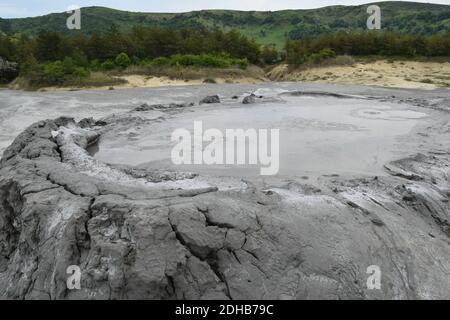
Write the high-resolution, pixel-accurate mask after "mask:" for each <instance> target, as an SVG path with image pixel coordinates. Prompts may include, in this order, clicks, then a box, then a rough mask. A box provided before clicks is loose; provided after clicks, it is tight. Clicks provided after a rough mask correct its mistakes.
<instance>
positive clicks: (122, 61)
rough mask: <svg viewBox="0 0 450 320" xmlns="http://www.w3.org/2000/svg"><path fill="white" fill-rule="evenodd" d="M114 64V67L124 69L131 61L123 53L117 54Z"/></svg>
mask: <svg viewBox="0 0 450 320" xmlns="http://www.w3.org/2000/svg"><path fill="white" fill-rule="evenodd" d="M114 62H115V64H116V66H118V67H121V68H124V69H125V68H126V67H128V66H129V65H130V64H131V60H130V58H129V57H128V55H127V54H126V53H125V52H122V53H119V54H118V55H117V57H116V59H115V60H114Z"/></svg>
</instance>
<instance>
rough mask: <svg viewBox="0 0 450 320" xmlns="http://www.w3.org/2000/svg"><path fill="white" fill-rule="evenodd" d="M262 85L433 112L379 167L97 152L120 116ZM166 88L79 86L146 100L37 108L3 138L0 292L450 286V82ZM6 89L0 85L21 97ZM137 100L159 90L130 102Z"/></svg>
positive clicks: (153, 293)
mask: <svg viewBox="0 0 450 320" xmlns="http://www.w3.org/2000/svg"><path fill="white" fill-rule="evenodd" d="M264 86H267V89H270V90H272V91H273V87H277V88H281V89H283V90H289V91H297V93H296V95H300V96H302V95H304V94H305V93H307V96H311V95H316V94H317V92H328V93H333V94H339V95H352V96H355V95H356V96H358V97H359V98H364V99H368V100H370V101H379V102H387V103H390V104H398V105H399V106H400V107H401V106H403V105H406V106H407V109H408V110H410V111H413V112H417V113H424V114H426V115H427V117H426V118H424V120H423V121H420V122H418V123H417V124H415V125H414V127H413V128H412V129H411V131H410V133H409V135H410V137H411V139H404V137H403V138H400V139H404V140H403V141H404V143H405V144H407V143H411V146H409V147H408V148H405V149H404V150H405V151H408V150H409V151H411V154H409V155H407V156H403V157H402V158H398V159H391V160H390V161H387V162H386V163H384V165H383V174H372V175H371V174H369V173H367V172H366V173H364V174H357V173H355V172H353V173H351V174H329V173H323V174H320V173H318V172H316V173H315V174H314V175H306V176H301V175H300V174H293V175H280V176H274V177H259V176H248V177H245V178H241V179H238V177H237V176H233V177H223V176H217V175H209V176H207V177H206V175H205V174H198V173H197V172H189V171H185V172H184V171H182V170H169V169H167V168H155V167H151V166H140V167H133V166H131V165H127V164H111V163H106V162H104V161H101V160H99V159H96V158H95V157H92V156H91V154H92V153H93V152H92V150H91V149H92V146H93V145H95V143H98V142H99V143H100V144H99V145H100V149H101V146H102V137H103V138H104V137H105V136H107V135H108V134H111V132H121V130H127V128H128V129H129V128H130V126H147V125H149V124H150V125H151V124H153V123H154V122H158V121H166V120H164V119H162V118H161V116H164V114H169V115H179V114H181V113H183V112H191V111H188V110H189V108H197V106H194V107H191V106H187V105H168V104H169V103H190V102H198V101H200V99H202V98H203V97H204V96H206V95H213V94H217V93H218V94H219V96H220V98H221V100H223V101H225V103H227V100H226V99H230V101H231V100H232V99H231V97H232V96H233V95H239V97H240V98H243V97H244V96H245V95H248V94H249V93H251V92H253V91H256V90H257V89H261V87H264ZM167 90H172V91H171V92H169V91H167V92H166V93H163V94H161V95H160V96H158V97H159V98H158V99H159V101H155V100H158V99H151V98H150V97H148V98H144V96H146V95H151V94H155V92H157V91H156V90H150V91H149V92H148V91H145V90H144V89H132V90H131V91H123V92H119V91H117V92H113V93H99V94H98V95H101V96H103V95H106V96H107V97H106V98H105V97H103V98H104V99H103V98H102V97H96V96H95V93H92V92H89V93H80V92H75V93H67V96H70V99H79V100H77V101H82V100H83V99H84V100H83V101H82V103H85V104H86V105H87V104H89V102H88V100H89V99H91V100H96V99H98V100H101V101H103V102H104V103H105V104H106V103H107V101H116V103H117V104H121V103H125V102H123V101H121V100H120V99H119V96H120V95H121V94H122V96H123V95H125V96H126V95H133V96H135V97H140V98H142V100H139V99H138V100H139V101H138V100H136V101H135V104H136V105H134V104H131V105H129V108H128V109H125V107H123V109H124V110H120V112H118V113H117V112H116V113H115V115H114V116H112V115H111V114H107V112H105V113H104V114H102V116H101V117H96V118H95V119H84V120H81V119H80V118H79V115H78V114H75V113H74V112H72V114H73V115H75V116H76V119H75V120H74V119H71V118H68V117H60V118H56V119H55V120H41V121H37V122H35V123H34V124H32V125H31V126H29V127H28V128H27V129H26V130H24V131H23V132H22V133H20V134H19V135H18V136H17V137H16V138H15V140H14V141H13V142H12V144H11V145H10V146H9V147H8V148H6V150H5V151H4V153H3V157H2V159H1V163H0V297H1V298H3V299H79V298H81V299H135V298H136V299H437V298H443V299H450V203H449V199H450V158H449V154H450V148H449V147H450V116H449V115H450V113H449V111H450V91H448V90H441V91H410V90H393V89H382V88H368V87H350V86H345V87H344V86H330V85H309V84H303V85H299V84H289V83H283V84H270V85H269V84H267V85H262V86H258V87H251V86H248V87H245V86H239V87H238V86H223V87H222V86H206V87H202V88H200V87H192V88H178V89H173V88H170V89H167ZM5 92H6V95H7V94H9V92H8V91H2V92H0V100H2V99H3V100H7V99H13V98H11V97H9V98H8V97H7V96H6V95H5ZM159 92H160V93H161V92H163V91H159ZM298 92H300V93H298ZM279 93H282V92H279ZM108 94H109V95H108ZM24 95H25V94H24ZM36 95H38V94H36ZM339 95H338V96H335V98H343V99H348V98H349V97H348V96H345V97H341V96H339ZM67 96H65V97H66V98H67ZM290 96H292V93H291V94H290ZM40 97H41V98H42V99H43V96H40ZM75 97H76V98H75ZM321 97H322V96H321ZM22 98H23V97H22ZM28 98H29V97H28ZM60 98H62V97H61V96H60ZM52 99H54V100H55V103H56V101H57V100H58V99H57V98H55V97H52ZM122 99H126V98H123V97H122ZM145 99H147V101H143V100H145ZM263 99H264V98H263ZM105 101H106V102H105ZM141 102H142V103H143V102H148V105H152V104H155V103H161V104H163V105H162V106H160V107H158V108H156V107H153V108H142V109H141V110H139V111H133V109H135V108H136V107H139V105H140V104H141ZM222 103H224V102H222ZM230 103H231V102H230ZM236 103H239V102H236ZM2 108H5V105H3V107H2ZM121 108H122V107H121ZM155 108H156V109H158V110H157V111H158V112H159V113H162V114H159V115H158V116H155V115H156V113H155ZM8 110H9V112H13V113H14V110H11V109H8ZM97 111H98V110H97ZM102 111H103V110H102ZM99 113H101V112H100V111H99ZM0 114H1V113H0ZM80 120H81V121H80ZM167 121H170V120H167ZM414 146H416V147H417V148H414ZM87 149H89V150H90V152H88V151H87ZM412 151H417V152H412ZM227 179H228V180H227ZM229 186H232V187H229ZM70 265H78V266H80V268H81V271H82V277H81V290H68V289H67V287H66V279H67V276H68V275H67V274H66V269H67V267H68V266H70ZM372 265H376V266H379V267H380V269H381V272H382V274H381V289H380V290H376V289H375V290H370V289H368V287H367V285H366V281H367V278H368V277H369V274H366V270H367V268H368V267H369V266H372Z"/></svg>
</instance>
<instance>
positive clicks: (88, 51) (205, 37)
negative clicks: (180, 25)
mask: <svg viewBox="0 0 450 320" xmlns="http://www.w3.org/2000/svg"><path fill="white" fill-rule="evenodd" d="M120 53H125V54H127V55H128V56H129V57H130V58H131V57H134V58H136V59H140V60H144V59H145V60H152V59H155V58H158V57H170V56H172V55H176V54H182V55H184V54H191V55H201V54H217V55H220V54H226V55H229V56H230V57H233V58H239V59H243V58H246V59H248V61H249V62H251V63H258V62H259V61H260V59H261V48H260V46H259V45H258V44H257V43H256V42H255V41H253V40H251V39H249V38H247V37H245V36H243V35H241V34H240V33H239V32H237V31H229V32H224V31H221V30H213V31H207V30H176V29H171V28H158V27H134V28H133V29H131V30H130V31H127V32H121V31H120V30H118V28H116V27H114V26H113V27H112V28H111V29H110V30H109V31H108V32H105V33H94V34H93V35H90V36H88V35H85V34H83V33H81V32H77V33H74V34H72V35H67V36H65V35H62V34H60V33H57V32H41V33H40V34H39V35H38V36H37V37H28V36H26V35H19V36H16V37H10V36H9V37H8V36H6V35H3V36H0V56H3V57H5V58H7V59H8V60H12V61H17V62H19V63H21V62H27V61H30V60H35V61H36V62H38V63H45V62H50V61H57V60H64V59H65V58H66V57H71V58H73V59H75V60H87V61H91V60H95V59H98V60H101V61H105V60H108V59H115V58H116V57H117V56H118V55H119V54H120Z"/></svg>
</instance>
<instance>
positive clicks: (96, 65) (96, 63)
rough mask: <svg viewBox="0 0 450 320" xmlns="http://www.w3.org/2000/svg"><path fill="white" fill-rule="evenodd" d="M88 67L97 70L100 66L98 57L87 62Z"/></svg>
mask: <svg viewBox="0 0 450 320" xmlns="http://www.w3.org/2000/svg"><path fill="white" fill-rule="evenodd" d="M89 68H90V69H91V70H95V71H97V70H100V69H101V68H102V64H101V63H100V61H99V60H98V59H94V60H92V61H91V63H90V64H89Z"/></svg>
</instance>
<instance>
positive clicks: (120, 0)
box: [0, 0, 450, 18]
mask: <svg viewBox="0 0 450 320" xmlns="http://www.w3.org/2000/svg"><path fill="white" fill-rule="evenodd" d="M416 1H417V2H432V3H442V4H450V0H432V1H430V0H428V1H421V0H416ZM368 2H374V1H372V0H141V1H138V0H93V1H88V0H47V1H45V0H0V17H2V18H22V17H32V16H40V15H44V14H47V13H51V12H62V11H66V9H67V8H68V7H69V6H70V5H78V6H80V7H87V6H104V7H109V8H115V9H121V10H128V11H139V12H186V11H192V10H202V9H234V10H283V9H308V8H318V7H323V6H329V5H336V4H343V5H354V4H363V3H368Z"/></svg>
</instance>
